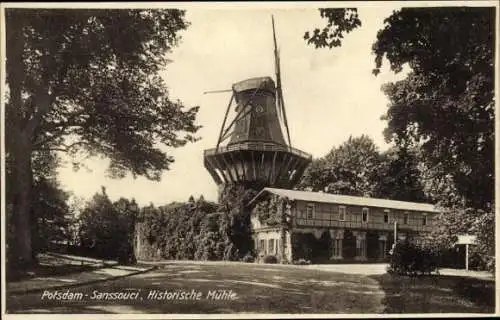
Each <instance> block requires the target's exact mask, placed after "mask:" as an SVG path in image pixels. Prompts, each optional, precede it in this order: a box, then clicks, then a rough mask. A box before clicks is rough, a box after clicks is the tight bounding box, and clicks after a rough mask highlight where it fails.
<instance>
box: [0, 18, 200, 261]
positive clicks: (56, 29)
mask: <svg viewBox="0 0 500 320" xmlns="http://www.w3.org/2000/svg"><path fill="white" fill-rule="evenodd" d="M5 17H6V43H7V50H6V58H7V59H6V80H7V87H8V96H7V103H6V130H5V131H6V133H7V134H6V153H7V158H9V161H8V162H7V164H8V165H9V166H10V168H9V170H10V172H11V174H12V182H11V184H10V185H9V188H11V189H12V192H10V193H9V195H10V197H9V198H8V199H7V200H8V201H9V202H10V203H12V211H13V217H14V223H15V225H16V229H17V232H18V233H19V237H17V239H18V241H16V242H15V243H13V245H15V246H16V249H15V251H16V255H15V257H13V258H15V259H14V260H16V261H18V262H19V264H23V263H29V262H30V254H31V252H30V251H31V238H30V235H29V231H27V230H29V229H30V223H29V217H28V216H29V214H28V212H29V211H30V210H31V202H30V199H31V196H30V191H31V188H32V185H31V181H32V175H33V173H32V172H33V170H32V157H33V154H34V153H35V152H38V151H42V150H43V151H44V152H54V151H65V152H68V153H69V154H71V155H74V154H76V153H78V152H81V153H83V154H84V155H86V156H94V155H102V156H106V157H108V158H109V159H110V160H111V164H110V168H109V169H110V170H109V172H110V174H111V175H112V176H114V177H122V176H123V175H124V174H125V172H131V173H132V174H133V175H134V176H136V175H143V176H145V177H147V178H149V179H155V180H158V179H159V178H160V176H161V172H162V170H165V169H168V168H169V164H170V163H171V162H172V161H173V160H174V159H173V158H172V156H170V155H169V154H167V153H166V152H165V149H162V148H161V146H166V147H179V146H182V145H184V144H185V143H187V142H189V141H194V140H196V137H195V136H194V134H195V132H196V131H197V129H198V128H199V127H198V126H197V125H196V124H195V116H196V114H197V111H198V108H197V107H194V108H190V109H185V108H184V106H183V105H182V103H181V102H179V101H172V100H170V99H169V98H168V90H167V88H166V86H165V83H164V81H163V80H162V78H161V77H160V71H162V70H163V69H164V68H165V67H166V65H167V63H168V62H169V60H168V58H167V56H166V54H167V53H168V52H169V51H170V50H171V49H172V48H173V47H174V46H175V45H177V43H178V40H179V36H178V32H179V31H182V30H184V29H185V28H186V27H187V25H188V24H187V22H186V21H185V20H184V12H183V11H179V10H173V9H169V10H109V9H105V10H100V9H99V10H95V9H89V10H86V9H78V10H73V9H71V10H69V9H50V10H49V9H7V10H6V13H5ZM11 258H12V257H11ZM12 262H15V261H12Z"/></svg>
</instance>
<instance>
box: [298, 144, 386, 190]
mask: <svg viewBox="0 0 500 320" xmlns="http://www.w3.org/2000/svg"><path fill="white" fill-rule="evenodd" d="M380 165H381V158H380V154H379V153H378V149H377V147H376V145H375V143H374V142H373V140H372V139H371V138H370V137H368V136H366V135H362V136H360V137H355V138H354V137H352V136H351V137H349V139H348V140H347V141H346V142H344V143H343V144H342V145H340V146H339V147H337V148H333V149H332V150H331V151H330V152H329V153H328V154H327V155H326V156H325V157H323V158H320V159H316V160H314V161H313V163H312V164H311V165H310V166H309V168H308V169H306V172H305V173H304V176H303V177H302V180H301V182H300V183H299V185H298V187H297V188H298V189H301V190H310V191H322V192H328V193H337V194H345V195H355V196H374V195H375V191H376V189H375V185H376V184H377V182H378V176H377V173H378V170H379V167H380Z"/></svg>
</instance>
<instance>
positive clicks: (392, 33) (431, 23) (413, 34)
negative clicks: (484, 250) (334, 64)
mask: <svg viewBox="0 0 500 320" xmlns="http://www.w3.org/2000/svg"><path fill="white" fill-rule="evenodd" d="M348 10H350V11H351V12H356V10H355V9H320V13H321V15H322V17H325V18H327V21H328V24H327V26H326V27H325V28H324V30H323V31H322V32H321V33H320V32H318V33H317V34H319V35H321V36H317V37H312V38H308V39H309V41H308V42H309V43H312V44H315V45H316V47H325V46H326V45H324V44H325V41H327V40H325V39H330V38H329V36H328V34H329V33H331V32H333V31H334V30H335V29H339V30H342V26H343V25H345V24H346V23H348V21H350V20H348V19H347V18H346V16H345V15H343V14H342V12H347V11H348ZM356 17H357V16H356ZM384 23H385V25H384V27H383V29H382V30H379V32H378V34H377V39H376V41H375V43H374V44H373V47H372V51H373V53H374V54H375V69H374V70H373V72H374V74H375V75H376V74H378V73H379V72H380V68H381V67H382V63H383V58H384V57H385V58H387V60H388V61H389V64H390V68H391V69H392V70H393V71H394V72H396V73H397V72H400V71H401V70H402V69H403V66H404V65H408V66H409V67H410V68H411V72H410V74H409V75H408V76H407V77H406V78H405V79H403V80H401V81H398V82H396V83H390V84H388V85H386V86H385V88H384V91H385V93H386V94H387V96H388V97H389V99H390V105H389V109H388V112H387V114H386V115H385V117H384V119H386V120H387V121H388V126H387V129H386V131H385V134H386V139H387V140H388V141H394V142H395V143H396V144H398V145H400V146H404V145H409V144H413V145H416V146H418V147H419V148H420V149H421V151H422V158H423V159H425V162H426V166H427V168H428V169H429V170H430V171H432V172H433V173H434V175H433V177H432V180H434V181H435V182H434V183H435V184H438V185H439V186H437V187H435V188H434V189H435V190H442V191H444V190H445V189H447V190H448V191H449V193H444V194H440V195H437V196H439V198H440V200H441V201H444V202H448V204H449V202H450V201H449V198H450V197H451V198H454V199H455V198H461V199H462V200H461V201H463V202H464V203H465V205H466V206H469V207H474V208H483V209H486V210H488V208H490V207H491V204H492V200H493V190H494V174H493V159H494V100H493V96H494V54H493V52H494V51H493V48H494V47H495V43H494V42H495V41H494V38H495V37H494V35H495V33H494V30H495V29H494V27H495V8H493V7H491V8H477V7H455V8H454V7H439V8H403V9H401V10H397V11H394V12H393V13H392V14H391V15H390V16H389V17H388V18H386V19H385V20H384ZM352 26H354V24H351V27H352ZM356 26H357V24H356ZM351 29H352V28H351ZM306 35H307V34H306ZM306 38H307V37H306ZM338 44H339V45H340V43H338ZM333 46H335V45H333ZM328 47H330V48H331V47H332V46H328ZM443 181H447V182H449V183H451V184H452V186H450V187H448V188H442V183H443ZM452 190H453V191H456V192H457V193H458V195H457V194H455V193H454V192H451V191H452Z"/></svg>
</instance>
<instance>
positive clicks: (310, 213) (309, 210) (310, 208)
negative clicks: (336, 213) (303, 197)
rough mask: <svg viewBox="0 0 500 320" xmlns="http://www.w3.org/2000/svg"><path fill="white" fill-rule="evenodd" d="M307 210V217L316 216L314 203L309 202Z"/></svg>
mask: <svg viewBox="0 0 500 320" xmlns="http://www.w3.org/2000/svg"><path fill="white" fill-rule="evenodd" d="M306 212H307V219H313V218H314V204H312V203H309V204H307V208H306Z"/></svg>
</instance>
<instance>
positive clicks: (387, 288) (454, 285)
mask: <svg viewBox="0 0 500 320" xmlns="http://www.w3.org/2000/svg"><path fill="white" fill-rule="evenodd" d="M372 279H374V280H376V281H377V282H379V283H380V286H381V288H382V289H383V290H384V293H385V297H384V299H383V304H384V307H385V308H384V313H457V312H459V313H494V312H495V282H494V281H488V280H480V279H475V278H467V277H458V276H440V275H432V276H422V277H417V278H409V277H401V276H390V275H388V274H384V275H381V276H373V277H372Z"/></svg>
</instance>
